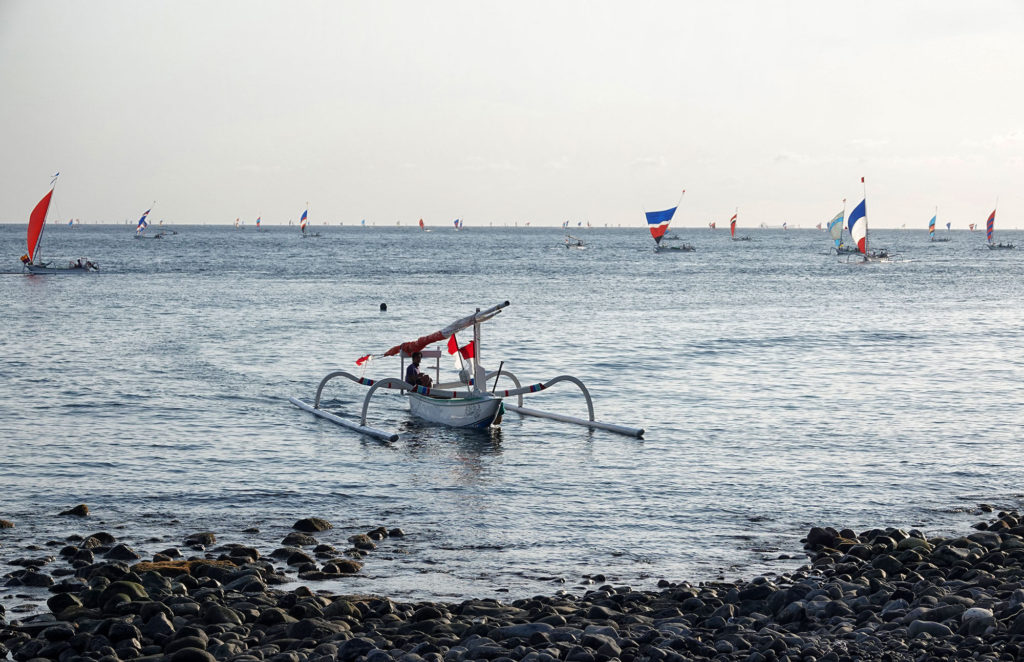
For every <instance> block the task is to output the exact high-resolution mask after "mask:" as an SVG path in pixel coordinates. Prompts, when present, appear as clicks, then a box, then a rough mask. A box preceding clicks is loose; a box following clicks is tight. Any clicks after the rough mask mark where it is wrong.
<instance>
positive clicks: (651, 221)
mask: <svg viewBox="0 0 1024 662" xmlns="http://www.w3.org/2000/svg"><path fill="white" fill-rule="evenodd" d="M678 208H679V205H676V206H675V207H673V208H672V209H665V210H662V211H649V212H645V213H644V215H645V216H646V217H647V228H648V229H649V230H650V231H651V236H652V237H654V243H656V244H661V239H662V237H664V236H665V232H667V231H668V225H669V223H671V222H672V217H673V216H675V214H676V209H678Z"/></svg>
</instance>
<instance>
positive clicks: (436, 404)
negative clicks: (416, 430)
mask: <svg viewBox="0 0 1024 662" xmlns="http://www.w3.org/2000/svg"><path fill="white" fill-rule="evenodd" d="M407 395H408V396H409V411H411V412H412V415H413V416H416V417H417V418H422V419H423V420H425V421H428V422H430V423H437V424H439V425H447V426H449V427H454V428H486V427H490V425H491V424H493V423H494V421H495V419H496V418H497V417H498V413H499V412H500V411H501V398H499V397H497V396H495V395H491V394H489V393H484V394H481V395H474V396H470V397H466V398H431V397H427V396H425V395H421V394H419V393H408V394H407Z"/></svg>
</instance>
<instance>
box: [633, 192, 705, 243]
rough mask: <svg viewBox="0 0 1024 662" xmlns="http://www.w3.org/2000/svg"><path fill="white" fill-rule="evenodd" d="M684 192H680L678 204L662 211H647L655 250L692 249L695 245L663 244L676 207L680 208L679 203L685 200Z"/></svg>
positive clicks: (645, 214)
mask: <svg viewBox="0 0 1024 662" xmlns="http://www.w3.org/2000/svg"><path fill="white" fill-rule="evenodd" d="M685 193H686V191H685V190H684V191H683V193H680V194H679V201H678V202H676V206H675V207H672V208H671V209H664V210H662V211H645V212H644V216H645V217H646V218H647V228H648V229H649V230H650V231H651V236H652V237H654V252H655V253H660V252H662V251H667V250H674V251H692V250H694V248H693V246H691V245H690V244H686V243H684V244H680V245H666V244H662V243H661V241H662V239H663V238H664V236H665V233H666V232H668V226H669V223H671V222H672V217H673V216H675V214H676V209H678V208H679V203H680V202H682V201H683V194H685Z"/></svg>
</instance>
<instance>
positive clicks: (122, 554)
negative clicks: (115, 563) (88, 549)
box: [104, 543, 142, 561]
mask: <svg viewBox="0 0 1024 662" xmlns="http://www.w3.org/2000/svg"><path fill="white" fill-rule="evenodd" d="M104 556H105V557H107V558H108V559H117V560H119V561H134V560H136V559H139V558H142V557H140V556H139V555H138V554H137V553H136V552H135V550H134V549H132V548H131V547H129V546H128V545H125V544H123V543H122V544H120V545H114V546H113V547H111V548H110V551H109V552H107V553H106V554H104Z"/></svg>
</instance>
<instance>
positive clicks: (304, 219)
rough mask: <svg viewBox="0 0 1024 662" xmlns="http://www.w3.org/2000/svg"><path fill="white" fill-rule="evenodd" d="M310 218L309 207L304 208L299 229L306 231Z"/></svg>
mask: <svg viewBox="0 0 1024 662" xmlns="http://www.w3.org/2000/svg"><path fill="white" fill-rule="evenodd" d="M308 218H309V210H308V209H303V210H302V217H301V218H300V219H299V229H300V230H302V231H303V232H305V231H306V223H307V221H308Z"/></svg>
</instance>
